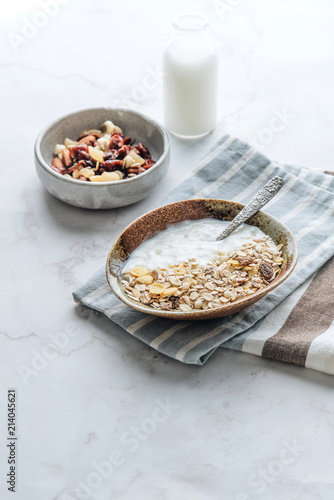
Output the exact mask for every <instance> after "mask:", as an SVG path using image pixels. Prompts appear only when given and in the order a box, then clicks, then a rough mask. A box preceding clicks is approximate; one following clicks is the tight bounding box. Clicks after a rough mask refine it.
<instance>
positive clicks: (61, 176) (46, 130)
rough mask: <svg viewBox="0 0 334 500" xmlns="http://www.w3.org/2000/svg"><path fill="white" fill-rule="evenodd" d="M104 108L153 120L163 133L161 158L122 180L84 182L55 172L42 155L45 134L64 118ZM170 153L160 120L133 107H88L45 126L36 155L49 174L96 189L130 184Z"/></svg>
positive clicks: (37, 142) (156, 165)
mask: <svg viewBox="0 0 334 500" xmlns="http://www.w3.org/2000/svg"><path fill="white" fill-rule="evenodd" d="M102 110H104V111H105V112H106V115H107V114H108V113H110V112H119V113H127V112H129V111H131V113H132V114H134V115H137V116H139V117H141V118H144V119H145V120H147V121H148V122H151V123H152V124H153V125H154V126H155V127H156V128H157V129H158V130H159V132H160V133H161V135H162V138H163V145H164V147H163V149H164V152H163V154H162V155H161V156H160V158H159V159H158V160H157V161H156V163H155V164H154V165H153V166H152V167H150V168H149V169H148V170H146V172H143V173H142V174H139V175H137V176H136V177H132V178H131V179H126V180H121V181H108V182H82V181H79V180H77V179H70V178H69V177H64V176H63V175H62V174H58V172H55V170H53V169H52V168H51V167H50V166H49V165H48V163H47V162H46V161H45V160H44V158H43V156H42V153H41V142H42V140H43V139H44V136H45V135H46V133H47V132H48V131H49V130H50V129H52V128H53V127H54V126H55V125H57V124H58V123H59V122H61V121H63V120H66V119H68V118H73V117H75V116H76V115H78V114H80V113H84V112H89V111H90V112H94V111H102ZM116 125H117V124H116ZM64 139H65V138H64ZM168 153H169V139H168V135H167V132H166V130H165V129H164V127H163V126H162V125H160V124H159V123H158V122H156V121H155V120H152V118H150V117H148V116H146V115H143V114H142V113H139V112H138V111H133V110H132V109H131V110H130V109H126V108H88V109H80V110H79V111H75V112H74V113H70V114H68V115H64V116H62V117H61V118H58V120H55V121H54V122H52V123H51V124H50V125H48V126H47V127H45V128H44V129H43V130H42V131H41V132H40V133H39V134H38V136H37V139H36V142H35V155H36V158H37V160H38V161H39V163H40V165H41V166H42V167H43V168H44V170H46V171H47V172H48V173H49V174H51V175H53V176H54V177H56V178H57V179H59V180H62V181H63V182H70V183H72V184H73V183H75V184H80V186H83V187H86V188H90V189H91V188H92V186H94V187H93V189H96V188H97V189H98V188H99V187H100V186H108V185H111V184H112V185H115V186H117V185H118V184H124V183H127V184H128V183H130V182H136V180H137V179H138V177H143V176H144V175H146V174H148V173H149V172H150V171H151V172H152V170H154V169H156V168H158V167H159V165H160V164H161V163H162V162H163V161H164V159H165V158H166V157H167V155H168Z"/></svg>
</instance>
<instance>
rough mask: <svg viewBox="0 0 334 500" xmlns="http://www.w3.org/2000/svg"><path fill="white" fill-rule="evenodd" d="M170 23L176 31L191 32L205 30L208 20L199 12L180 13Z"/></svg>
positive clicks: (208, 23) (208, 24)
mask: <svg viewBox="0 0 334 500" xmlns="http://www.w3.org/2000/svg"><path fill="white" fill-rule="evenodd" d="M172 25H173V27H174V29H175V30H176V31H180V32H183V33H189V34H191V33H199V32H204V31H206V30H207V29H208V27H209V26H210V21H209V20H208V19H207V18H206V17H204V16H202V15H200V14H182V15H180V16H177V17H175V18H174V19H173V21H172Z"/></svg>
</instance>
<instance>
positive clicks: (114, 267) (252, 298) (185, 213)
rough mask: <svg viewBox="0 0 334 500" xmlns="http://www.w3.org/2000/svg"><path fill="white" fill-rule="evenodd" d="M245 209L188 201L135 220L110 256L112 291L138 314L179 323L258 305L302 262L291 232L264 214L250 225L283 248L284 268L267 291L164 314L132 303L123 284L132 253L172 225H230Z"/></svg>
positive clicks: (221, 202)
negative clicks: (221, 222) (195, 222)
mask: <svg viewBox="0 0 334 500" xmlns="http://www.w3.org/2000/svg"><path fill="white" fill-rule="evenodd" d="M243 207H244V205H241V204H240V203H236V202H233V201H225V200H215V199H199V200H185V201H179V202H176V203H171V204H170V205H165V206H163V207H160V208H157V209H156V210H153V211H152V212H148V213H147V214H145V215H143V216H142V217H140V218H139V219H137V220H135V221H134V222H133V223H132V224H130V225H129V226H128V227H127V228H126V229H125V230H124V231H123V233H122V234H121V235H120V236H119V237H118V238H117V240H116V242H115V244H114V245H113V247H112V249H111V250H110V252H109V255H108V258H107V264H106V274H107V280H108V283H109V285H110V288H111V290H112V291H113V292H114V294H115V295H116V297H118V298H119V299H120V300H121V301H122V302H124V303H125V304H127V305H128V306H130V307H132V308H133V309H136V310H137V311H140V312H143V313H147V314H153V315H155V316H163V317H165V318H174V319H177V320H180V319H184V320H202V319H209V318H219V317H222V316H227V315H229V314H234V313H236V312H238V311H241V310H242V309H245V308H246V307H248V306H250V305H251V304H254V302H257V301H258V300H259V299H261V298H262V297H264V296H265V295H266V294H267V293H269V292H271V290H273V289H274V288H276V287H277V286H279V285H280V284H281V283H283V281H284V280H286V278H287V277H288V276H289V275H290V274H291V272H292V271H293V269H294V267H295V265H296V263H297V259H298V246H297V242H296V240H295V238H294V236H293V234H292V233H291V231H290V230H289V229H288V228H287V227H286V226H285V225H284V224H282V222H280V221H279V220H278V219H275V218H274V217H272V216H271V215H268V214H266V213H265V212H261V211H259V212H257V213H256V214H255V215H253V217H251V218H250V219H249V220H248V222H247V223H248V224H250V225H253V226H257V227H258V228H260V229H261V230H262V231H263V232H264V233H265V234H267V235H269V236H270V237H271V238H272V239H273V241H274V242H275V243H276V245H279V244H282V245H283V247H282V253H283V264H282V267H281V270H280V272H279V273H278V275H277V276H276V278H275V279H274V280H273V281H272V282H271V283H270V284H269V285H267V286H266V287H265V288H262V289H260V290H259V291H257V292H255V293H254V294H253V295H248V296H246V297H243V298H241V299H239V300H236V301H234V302H230V303H227V304H226V305H222V306H221V307H217V308H215V309H206V310H194V311H192V312H182V311H162V310H160V309H154V308H153V307H149V306H147V305H145V304H142V303H141V302H136V301H134V300H132V299H130V298H129V296H128V295H127V294H126V293H125V291H124V288H123V285H122V283H121V279H122V267H123V266H124V263H125V261H126V260H127V258H128V257H129V255H130V254H131V252H133V251H134V250H135V249H136V248H137V247H138V246H139V245H140V244H141V243H142V242H143V241H145V240H147V239H149V238H152V236H154V235H155V234H157V233H158V232H160V231H164V230H165V229H167V227H168V226H169V225H170V224H175V223H177V222H181V221H184V220H199V219H203V218H207V217H211V218H216V219H221V220H227V221H229V220H232V219H233V218H234V217H235V216H236V215H237V214H238V213H239V212H240V210H242V208H243ZM189 258H191V255H189ZM143 265H145V262H143Z"/></svg>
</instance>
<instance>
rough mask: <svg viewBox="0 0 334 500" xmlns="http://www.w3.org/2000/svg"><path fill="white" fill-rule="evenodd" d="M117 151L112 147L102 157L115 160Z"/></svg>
mask: <svg viewBox="0 0 334 500" xmlns="http://www.w3.org/2000/svg"><path fill="white" fill-rule="evenodd" d="M117 155H118V151H117V149H112V150H111V151H107V152H106V153H105V154H104V155H103V158H104V159H105V160H115V159H116V158H117Z"/></svg>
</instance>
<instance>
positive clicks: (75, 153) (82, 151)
mask: <svg viewBox="0 0 334 500" xmlns="http://www.w3.org/2000/svg"><path fill="white" fill-rule="evenodd" d="M71 156H72V158H73V159H74V160H88V159H89V158H90V156H89V153H88V146H87V144H80V145H79V146H73V147H72V148H71Z"/></svg>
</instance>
